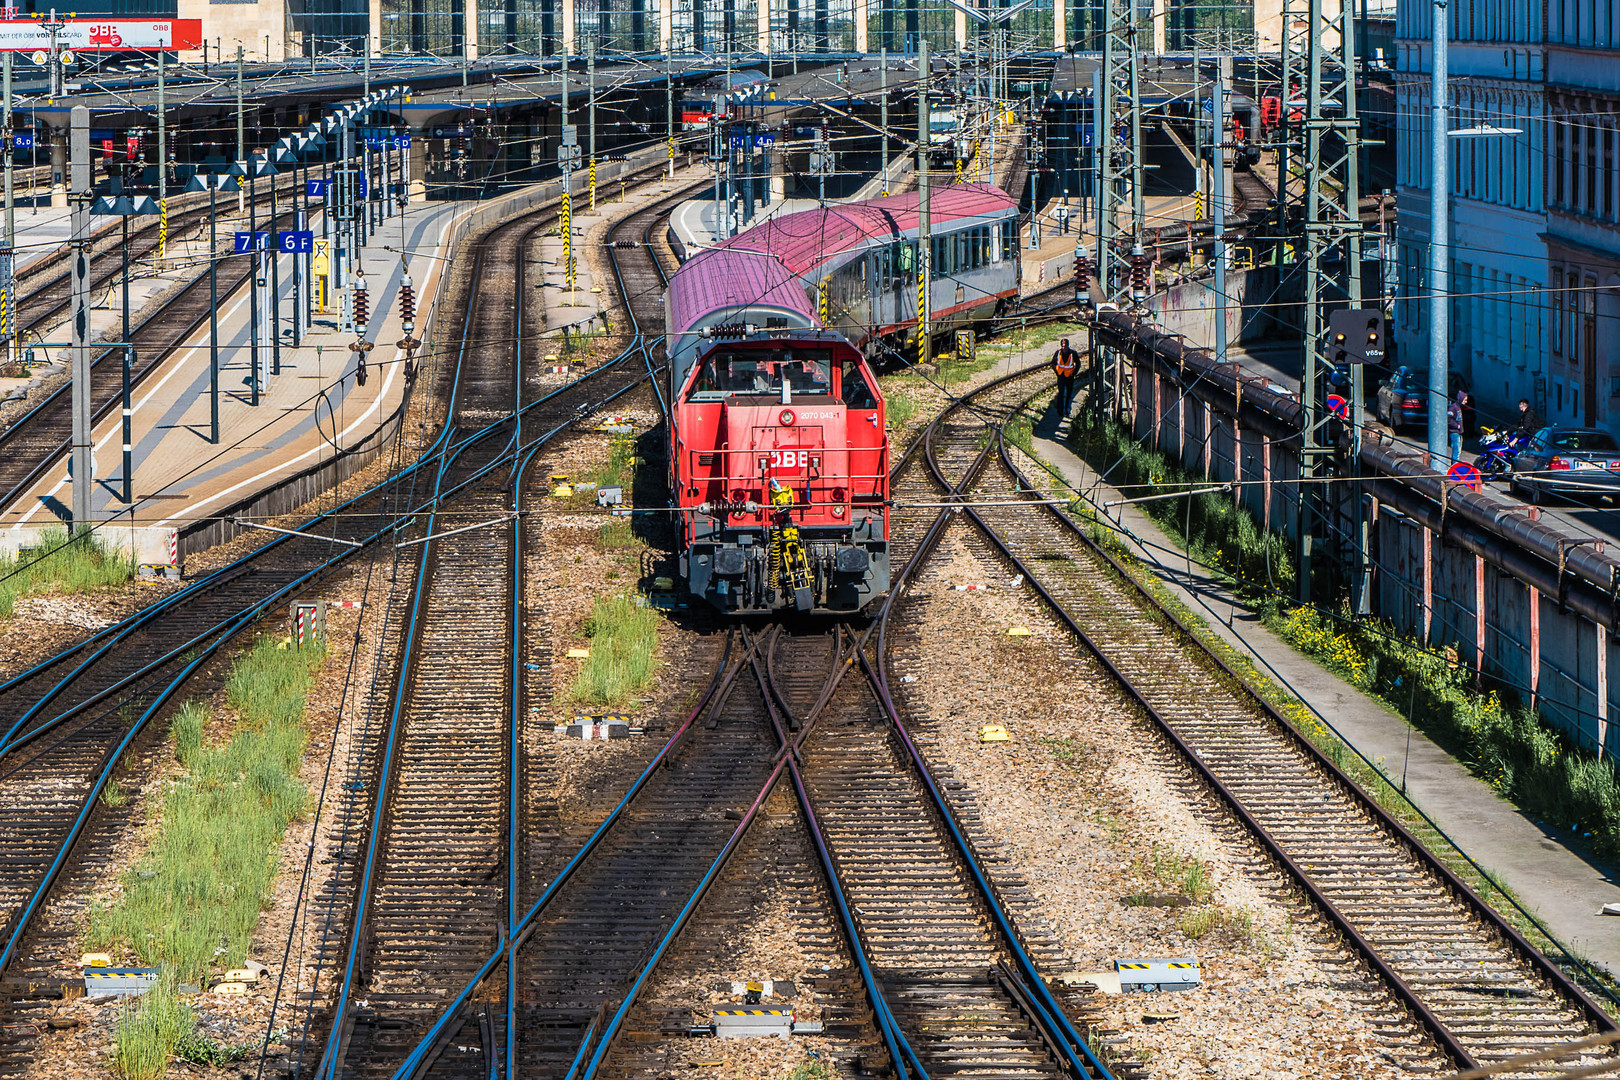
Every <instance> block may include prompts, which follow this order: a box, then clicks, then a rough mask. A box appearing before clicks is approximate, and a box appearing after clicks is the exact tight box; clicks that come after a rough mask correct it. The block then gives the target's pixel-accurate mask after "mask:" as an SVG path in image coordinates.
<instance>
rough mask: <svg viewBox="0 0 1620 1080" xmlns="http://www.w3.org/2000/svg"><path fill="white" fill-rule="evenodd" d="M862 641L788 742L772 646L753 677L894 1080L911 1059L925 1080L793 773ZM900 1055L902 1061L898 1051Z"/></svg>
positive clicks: (804, 791) (805, 789) (822, 834)
mask: <svg viewBox="0 0 1620 1080" xmlns="http://www.w3.org/2000/svg"><path fill="white" fill-rule="evenodd" d="M778 640H779V637H778ZM865 644H866V637H865V636H864V635H863V636H862V637H861V638H860V639H859V640H857V641H856V642H855V643H854V646H853V652H852V653H851V655H850V657H849V659H848V660H847V661H845V660H842V659H841V660H840V662H839V663H838V664H837V665H836V667H835V668H834V671H833V675H832V678H830V679H829V680H828V683H827V687H826V688H825V689H824V690H823V691H822V693H821V696H820V697H818V698H817V700H816V703H815V706H814V707H813V708H812V709H811V712H810V715H809V717H808V718H807V719H806V722H805V723H804V725H803V727H802V728H801V729H800V731H799V736H798V738H797V739H793V740H792V741H789V739H788V737H787V733H786V725H785V724H784V723H783V722H782V718H781V715H780V713H779V712H778V710H777V708H776V705H774V704H773V703H772V698H775V699H776V700H777V701H778V702H781V703H782V705H783V706H784V707H785V705H786V702H785V701H782V699H781V696H780V691H779V688H778V684H777V681H776V674H775V670H774V662H775V659H776V651H775V645H774V643H773V645H772V649H771V652H770V653H769V655H768V657H767V660H766V671H765V674H764V675H761V674H760V673H759V671H758V667H757V664H756V668H755V675H756V677H757V678H758V679H759V682H760V689H761V692H762V693H763V694H764V695H765V700H766V706H767V708H769V709H770V714H771V723H772V724H774V725H775V726H776V729H777V735H778V737H779V738H780V739H781V740H782V747H783V758H784V760H785V761H786V762H787V765H788V768H789V769H790V770H791V771H792V775H793V791H794V795H795V796H796V797H797V799H798V801H799V812H800V813H801V814H803V815H804V822H805V825H806V826H807V827H808V829H809V830H810V838H811V840H812V841H813V842H814V844H815V848H816V860H817V862H818V863H820V865H821V872H822V875H823V877H824V878H825V880H826V882H827V890H828V891H829V892H830V893H831V894H832V897H833V906H834V907H835V908H836V909H837V911H838V921H839V924H840V926H841V927H842V928H843V931H844V938H845V940H846V942H847V943H848V945H849V951H850V955H852V956H853V957H855V963H856V966H857V968H859V970H860V973H861V985H862V986H863V987H864V988H865V990H866V996H867V999H868V1000H869V1001H870V1002H871V1004H872V1014H873V1015H874V1016H875V1017H876V1018H877V1021H878V1031H879V1033H880V1034H881V1035H882V1036H883V1043H884V1046H885V1048H886V1049H887V1050H888V1052H889V1061H890V1063H891V1064H892V1065H893V1066H894V1070H895V1074H896V1076H897V1077H898V1080H907V1076H906V1067H905V1062H906V1059H907V1058H909V1059H910V1060H911V1063H912V1066H913V1068H915V1069H916V1070H917V1080H928V1070H927V1069H925V1068H924V1067H923V1064H922V1062H921V1061H920V1060H919V1059H918V1057H917V1052H916V1050H915V1049H914V1048H913V1047H912V1045H911V1041H910V1040H909V1039H907V1038H906V1035H905V1032H903V1031H901V1030H900V1022H899V1021H898V1020H897V1019H896V1018H895V1015H894V1009H893V1008H892V1007H891V1006H890V1005H889V1002H888V999H887V998H886V997H885V996H884V993H883V987H882V985H881V984H880V983H879V982H878V979H877V974H876V972H874V971H873V969H872V961H871V958H870V957H869V956H868V955H867V951H866V943H865V941H864V940H863V939H862V937H861V933H860V928H859V926H857V925H856V922H855V912H854V907H853V906H852V905H851V904H850V902H849V897H848V895H847V894H846V893H845V892H844V883H843V877H842V875H840V874H839V872H838V863H837V861H836V860H835V859H834V858H833V854H832V848H831V845H829V844H828V842H827V834H826V830H824V829H823V828H822V826H821V818H820V817H819V816H818V815H817V814H816V808H815V804H814V802H813V801H812V800H811V798H810V789H809V788H808V787H807V786H806V785H805V782H804V776H803V775H802V773H801V772H800V770H799V762H798V757H799V747H800V746H801V745H802V744H803V743H804V741H805V739H806V737H807V736H808V735H809V733H810V729H811V725H812V723H813V722H814V720H815V718H816V717H817V716H818V715H820V713H821V710H822V709H823V708H825V707H826V705H827V703H828V702H829V701H831V700H832V695H833V693H834V692H836V691H837V689H838V684H839V683H840V682H841V681H842V680H843V676H844V673H845V672H846V671H848V670H849V668H850V667H851V666H852V664H853V663H854V661H855V654H857V653H859V652H860V650H861V649H863V648H864V647H865ZM902 1050H904V1057H902V1055H901V1051H902Z"/></svg>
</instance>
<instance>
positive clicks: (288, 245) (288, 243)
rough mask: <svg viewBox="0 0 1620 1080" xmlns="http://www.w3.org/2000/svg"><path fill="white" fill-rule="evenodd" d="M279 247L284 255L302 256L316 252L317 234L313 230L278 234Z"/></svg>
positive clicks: (297, 230)
mask: <svg viewBox="0 0 1620 1080" xmlns="http://www.w3.org/2000/svg"><path fill="white" fill-rule="evenodd" d="M277 246H278V247H279V248H280V249H281V252H282V254H284V255H302V254H304V253H305V252H308V251H314V250H315V233H314V231H313V230H311V229H296V230H289V231H285V232H282V233H280V234H278V236H277Z"/></svg>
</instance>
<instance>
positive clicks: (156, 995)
mask: <svg viewBox="0 0 1620 1080" xmlns="http://www.w3.org/2000/svg"><path fill="white" fill-rule="evenodd" d="M196 1028H197V1018H196V1017H195V1016H194V1015H192V1012H191V1006H190V1005H187V1004H186V1003H185V1002H183V1001H181V1000H180V998H179V996H178V995H177V994H176V993H175V987H174V977H173V975H172V974H171V973H167V972H165V974H164V975H163V977H162V978H160V979H159V980H158V982H157V985H155V986H153V987H152V989H150V990H148V991H147V992H146V993H145V994H143V995H141V996H140V997H139V998H137V999H128V1000H126V1001H125V1002H124V1005H123V1006H122V1009H121V1010H120V1012H119V1016H118V1026H117V1028H115V1029H114V1030H113V1054H112V1056H113V1069H114V1070H115V1071H116V1072H117V1073H118V1074H119V1075H120V1076H123V1077H125V1078H126V1080H156V1078H158V1077H161V1076H162V1075H163V1074H164V1072H165V1071H166V1070H167V1069H168V1065H169V1055H170V1054H171V1053H173V1052H174V1048H175V1044H177V1043H178V1042H179V1041H180V1040H181V1039H182V1038H184V1037H186V1036H187V1035H191V1034H192V1033H194V1032H195V1031H196Z"/></svg>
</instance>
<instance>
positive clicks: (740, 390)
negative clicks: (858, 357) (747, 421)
mask: <svg viewBox="0 0 1620 1080" xmlns="http://www.w3.org/2000/svg"><path fill="white" fill-rule="evenodd" d="M783 379H786V380H787V382H788V385H789V386H790V387H792V389H793V393H794V394H796V395H797V394H830V393H832V350H831V349H807V348H800V347H797V346H787V347H783V348H778V349H723V348H722V349H716V350H714V351H713V352H711V353H710V354H709V355H708V356H706V357H704V358H703V361H702V363H701V364H699V365H698V372H697V377H696V379H695V380H694V381H693V383H692V400H693V401H721V400H723V399H725V398H728V397H731V396H732V395H734V394H776V395H779V394H781V392H782V380H783Z"/></svg>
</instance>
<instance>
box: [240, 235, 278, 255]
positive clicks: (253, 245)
mask: <svg viewBox="0 0 1620 1080" xmlns="http://www.w3.org/2000/svg"><path fill="white" fill-rule="evenodd" d="M235 239H236V249H235V254H237V255H246V254H247V253H248V252H250V251H269V250H270V234H269V233H267V232H239V233H237V234H236V236H235Z"/></svg>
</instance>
